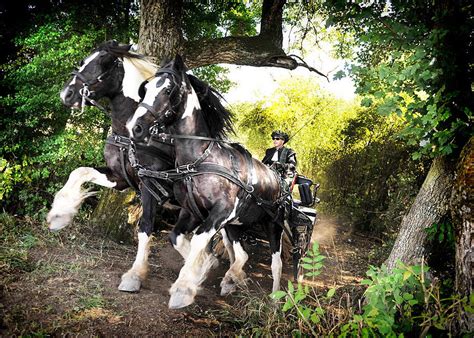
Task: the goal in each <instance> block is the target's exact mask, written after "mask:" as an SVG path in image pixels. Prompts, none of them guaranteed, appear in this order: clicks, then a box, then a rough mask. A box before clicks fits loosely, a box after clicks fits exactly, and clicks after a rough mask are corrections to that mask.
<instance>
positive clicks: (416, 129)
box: [321, 1, 473, 158]
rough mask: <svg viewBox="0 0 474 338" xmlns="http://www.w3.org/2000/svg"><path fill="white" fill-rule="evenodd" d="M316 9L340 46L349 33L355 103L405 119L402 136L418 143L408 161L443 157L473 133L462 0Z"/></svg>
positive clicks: (466, 8)
mask: <svg viewBox="0 0 474 338" xmlns="http://www.w3.org/2000/svg"><path fill="white" fill-rule="evenodd" d="M321 8H322V9H323V10H322V13H323V15H325V16H326V17H327V18H328V19H327V23H326V24H327V25H328V26H334V27H337V28H338V29H340V31H341V40H340V48H339V49H340V50H341V49H344V50H347V49H348V47H347V46H348V45H347V42H348V39H346V38H345V37H347V36H350V37H351V38H352V40H351V41H352V47H353V48H354V50H356V52H355V55H353V61H352V63H351V64H350V65H348V67H347V69H346V72H347V74H349V75H350V76H351V77H352V78H353V79H354V80H355V82H356V85H357V92H358V93H359V94H361V95H363V96H364V100H363V101H362V103H363V105H364V106H367V107H369V106H371V105H373V103H374V102H376V101H378V102H379V103H378V104H377V111H378V112H379V113H381V114H384V115H388V114H392V113H395V114H398V115H400V116H404V117H405V118H406V120H407V122H408V124H407V126H406V128H405V130H404V136H405V139H406V140H407V142H408V143H409V144H410V145H413V146H417V147H419V148H414V156H415V158H419V157H420V156H421V155H422V154H429V155H431V156H438V155H449V154H451V153H452V152H453V151H454V150H455V149H456V148H459V147H460V146H462V145H463V143H464V142H465V141H466V139H467V137H469V135H472V132H473V128H472V116H473V111H472V107H473V95H472V92H471V86H472V78H473V77H472V71H473V68H472V67H471V66H470V63H472V53H470V52H469V46H470V45H471V44H472V38H473V37H472V34H470V32H471V30H472V29H471V28H472V25H473V15H472V13H473V12H472V11H473V8H472V6H470V5H468V4H467V1H460V2H457V3H456V4H453V6H447V7H445V6H444V5H443V4H442V2H439V3H433V2H429V1H421V2H402V1H392V2H371V3H368V4H363V3H362V2H361V3H358V2H351V1H348V2H341V1H339V2H328V3H326V4H325V6H322V7H321ZM342 46H344V48H343V47H342ZM469 58H471V59H470V60H471V61H468V60H469ZM340 75H341V74H338V76H340ZM461 79H462V80H461Z"/></svg>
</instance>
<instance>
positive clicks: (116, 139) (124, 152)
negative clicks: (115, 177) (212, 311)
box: [105, 134, 140, 192]
mask: <svg viewBox="0 0 474 338" xmlns="http://www.w3.org/2000/svg"><path fill="white" fill-rule="evenodd" d="M105 142H106V143H108V144H111V145H114V146H116V147H119V150H120V156H119V157H120V169H121V171H122V176H123V178H124V179H125V181H126V182H127V184H128V185H129V186H130V188H132V189H134V190H135V191H136V192H139V191H140V189H139V188H138V186H137V185H136V184H135V183H134V182H133V180H132V179H131V178H130V176H129V175H128V173H127V168H126V164H125V159H126V158H128V147H130V144H131V141H130V139H128V138H126V137H123V136H120V135H117V134H112V135H110V136H109V137H107V139H106V140H105Z"/></svg>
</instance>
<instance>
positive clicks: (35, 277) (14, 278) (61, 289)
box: [0, 218, 377, 336]
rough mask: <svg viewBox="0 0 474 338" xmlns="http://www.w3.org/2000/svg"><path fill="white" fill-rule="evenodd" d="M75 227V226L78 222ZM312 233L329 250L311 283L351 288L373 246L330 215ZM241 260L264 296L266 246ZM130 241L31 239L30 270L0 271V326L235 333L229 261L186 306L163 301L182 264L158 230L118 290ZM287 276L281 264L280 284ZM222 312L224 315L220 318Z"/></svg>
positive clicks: (15, 330)
mask: <svg viewBox="0 0 474 338" xmlns="http://www.w3.org/2000/svg"><path fill="white" fill-rule="evenodd" d="M76 227H78V225H76ZM313 240H317V241H318V242H319V243H320V251H321V253H322V254H324V255H325V256H327V259H326V260H325V267H324V269H323V272H322V274H321V275H320V276H318V277H317V278H316V279H315V280H314V281H311V282H309V283H310V284H313V285H314V286H316V287H318V288H325V289H326V288H330V287H333V286H337V287H351V286H355V285H357V284H358V282H359V281H360V280H361V279H362V278H363V276H364V273H365V271H366V270H367V267H368V257H369V251H370V250H371V249H372V248H373V247H374V245H377V243H375V242H374V241H371V240H369V239H367V238H364V236H361V235H360V234H355V233H353V232H352V230H351V229H344V228H343V227H342V226H341V225H339V224H338V223H337V222H336V221H335V220H332V219H326V218H323V219H322V220H320V222H319V223H318V224H317V226H316V227H315V231H314V233H313ZM246 248H247V250H248V252H249V256H250V258H249V262H248V264H247V265H246V267H245V271H246V272H247V274H248V277H249V278H250V279H251V281H250V282H249V285H250V287H252V288H257V289H258V290H259V292H261V296H262V297H266V296H267V295H268V294H269V293H270V292H271V285H272V280H271V269H270V263H271V256H270V250H269V248H268V245H267V244H266V243H265V242H259V244H258V245H256V246H246ZM135 249H136V248H135V247H134V246H130V245H122V244H117V243H114V242H111V241H109V240H108V239H105V238H93V237H89V236H87V235H84V234H83V235H79V236H77V237H75V236H70V235H68V233H67V232H64V233H63V234H61V235H60V236H59V239H58V241H57V244H56V245H55V246H51V245H42V246H37V247H35V248H34V249H32V250H31V251H30V252H29V266H30V269H28V271H25V270H24V269H23V270H22V271H9V273H8V275H7V274H4V273H2V275H1V277H2V278H1V281H2V284H3V285H2V286H1V289H0V292H1V307H0V314H1V315H2V316H1V317H3V322H0V324H1V326H0V333H1V334H2V335H3V336H8V335H19V334H51V335H64V334H74V335H77V334H79V335H81V336H92V335H94V336H130V335H150V334H152V335H157V336H161V335H193V336H209V335H235V332H236V331H235V330H236V329H238V326H237V325H238V324H236V323H235V322H232V321H229V320H228V318H229V309H231V307H232V306H233V305H234V304H235V303H236V302H237V301H239V300H240V299H241V297H238V295H231V296H227V297H221V296H220V295H219V292H220V288H219V283H220V281H221V279H222V277H223V276H224V274H225V271H226V270H227V268H228V266H229V263H228V261H227V260H226V259H221V260H220V264H219V266H218V267H217V268H216V269H215V270H214V271H213V272H212V273H211V274H210V275H209V277H208V280H207V281H206V282H205V284H204V286H203V289H202V290H201V292H200V294H199V296H198V297H196V303H195V304H194V305H192V306H190V307H188V308H186V309H184V310H179V311H172V310H169V309H168V307H167V303H168V298H169V295H168V289H169V287H170V286H171V284H172V283H173V282H174V280H175V279H176V278H177V276H178V273H179V270H180V268H181V266H182V264H183V261H182V258H181V256H180V255H179V254H178V253H177V252H176V251H175V250H174V249H173V248H172V247H171V245H170V244H169V243H168V240H167V233H166V232H162V233H160V234H158V235H157V237H156V239H155V241H154V244H153V247H152V250H151V254H150V272H149V276H148V279H147V280H146V281H145V282H144V283H143V286H142V289H141V291H140V292H139V293H124V292H120V291H118V290H117V286H118V284H119V282H120V276H121V274H122V273H124V272H125V271H127V270H128V269H129V268H130V266H131V264H132V262H133V260H134V258H135V253H136V250H135ZM288 279H292V267H291V264H285V267H284V274H283V280H282V286H283V287H285V286H286V284H287V280H288ZM223 318H227V319H226V320H224V319H223Z"/></svg>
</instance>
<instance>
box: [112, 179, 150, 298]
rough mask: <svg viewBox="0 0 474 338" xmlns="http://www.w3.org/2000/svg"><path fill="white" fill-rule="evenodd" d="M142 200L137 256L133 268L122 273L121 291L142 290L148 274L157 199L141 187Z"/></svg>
mask: <svg viewBox="0 0 474 338" xmlns="http://www.w3.org/2000/svg"><path fill="white" fill-rule="evenodd" d="M141 201H142V206H143V213H142V217H141V218H140V223H139V229H138V250H137V256H136V258H135V261H134V262H133V266H132V268H131V269H130V270H128V271H127V272H126V273H124V274H123V275H122V281H121V283H120V285H119V287H118V289H119V290H120V291H126V292H138V291H140V287H141V284H142V282H143V281H144V280H145V278H146V277H147V274H148V255H149V254H150V240H151V234H152V232H153V225H154V222H155V214H156V201H155V198H154V197H153V196H152V195H151V194H150V193H149V191H148V190H147V189H145V188H142V189H141Z"/></svg>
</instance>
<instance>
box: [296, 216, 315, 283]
mask: <svg viewBox="0 0 474 338" xmlns="http://www.w3.org/2000/svg"><path fill="white" fill-rule="evenodd" d="M315 224H316V219H315V220H314V222H313V223H311V226H308V227H306V231H304V232H302V233H300V235H299V238H298V244H299V245H298V250H299V253H300V255H299V256H300V259H299V262H298V270H297V271H298V272H297V280H298V282H302V281H303V279H304V268H303V267H302V266H301V260H302V259H303V258H304V257H305V256H306V253H307V251H308V249H309V247H310V245H311V237H312V235H313V229H314V226H315Z"/></svg>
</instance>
